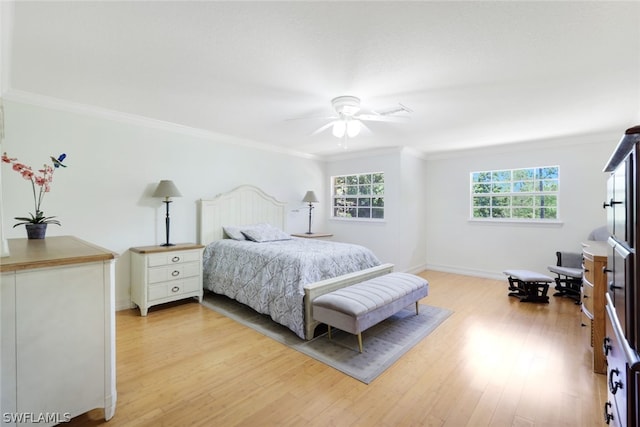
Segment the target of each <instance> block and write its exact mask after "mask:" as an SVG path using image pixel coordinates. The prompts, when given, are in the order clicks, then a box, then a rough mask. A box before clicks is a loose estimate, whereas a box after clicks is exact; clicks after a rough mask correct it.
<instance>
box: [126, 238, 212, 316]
mask: <svg viewBox="0 0 640 427" xmlns="http://www.w3.org/2000/svg"><path fill="white" fill-rule="evenodd" d="M203 248H204V246H203V245H197V244H194V243H183V244H177V245H175V246H144V247H136V248H131V249H130V250H131V301H132V302H133V303H134V304H136V305H137V306H138V307H139V308H140V315H141V316H146V315H147V311H148V310H149V307H151V306H152V305H157V304H164V303H166V302H171V301H176V300H180V299H184V298H192V297H197V298H198V301H199V302H202V249H203Z"/></svg>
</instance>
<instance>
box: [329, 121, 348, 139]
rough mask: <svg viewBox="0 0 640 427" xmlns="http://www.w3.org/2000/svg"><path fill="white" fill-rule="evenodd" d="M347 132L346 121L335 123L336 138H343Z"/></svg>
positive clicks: (334, 134) (334, 132) (334, 133)
mask: <svg viewBox="0 0 640 427" xmlns="http://www.w3.org/2000/svg"><path fill="white" fill-rule="evenodd" d="M346 131H347V123H346V122H345V121H344V120H336V121H335V122H334V123H333V129H332V132H333V136H335V137H336V138H342V137H343V136H344V134H345V132H346Z"/></svg>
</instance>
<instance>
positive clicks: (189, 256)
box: [147, 250, 202, 267]
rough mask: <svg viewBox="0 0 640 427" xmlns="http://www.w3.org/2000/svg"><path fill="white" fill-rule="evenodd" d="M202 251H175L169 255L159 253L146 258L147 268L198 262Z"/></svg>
mask: <svg viewBox="0 0 640 427" xmlns="http://www.w3.org/2000/svg"><path fill="white" fill-rule="evenodd" d="M201 253H202V251H199V250H197V251H175V252H170V253H159V254H153V255H149V256H148V257H147V266H149V267H158V266H161V265H174V264H181V263H184V262H194V261H199V260H200V254H201Z"/></svg>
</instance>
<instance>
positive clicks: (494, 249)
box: [426, 129, 624, 278]
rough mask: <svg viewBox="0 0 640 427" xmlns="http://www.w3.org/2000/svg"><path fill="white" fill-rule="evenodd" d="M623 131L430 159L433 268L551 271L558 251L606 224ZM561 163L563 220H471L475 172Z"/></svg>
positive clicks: (497, 273) (483, 272)
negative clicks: (613, 157) (610, 175)
mask: <svg viewBox="0 0 640 427" xmlns="http://www.w3.org/2000/svg"><path fill="white" fill-rule="evenodd" d="M623 132H624V129H622V130H621V131H620V132H619V133H612V134H609V135H592V136H585V137H581V138H572V139H564V140H563V139H559V140H554V141H538V142H531V143H528V144H519V145H517V146H514V147H511V148H505V147H499V148H493V149H484V150H481V151H473V152H466V153H459V154H456V153H451V154H449V155H448V156H440V157H433V158H430V159H429V160H428V161H427V163H428V166H427V195H428V202H427V203H428V206H429V208H428V211H427V212H428V213H427V233H426V236H427V253H428V268H430V269H435V270H442V271H451V272H458V273H463V274H470V275H479V276H485V277H496V278H504V277H505V276H504V275H503V274H502V271H504V270H505V269H527V270H533V271H537V272H539V273H543V274H544V273H548V272H547V266H548V265H551V264H554V263H555V252H556V251H558V250H563V251H574V252H580V250H581V246H580V242H582V241H584V240H586V238H587V236H588V234H589V233H590V232H591V230H592V229H594V228H596V227H598V226H601V225H605V223H606V213H605V210H604V209H603V208H602V203H603V202H604V200H605V198H606V179H607V174H605V173H603V172H602V169H603V167H604V165H605V163H606V161H607V159H608V158H609V156H610V154H611V153H612V151H613V150H614V148H615V146H616V144H617V143H618V141H619V140H620V137H621V136H622V133H623ZM553 165H559V166H560V204H561V205H560V220H561V221H562V224H560V225H539V224H514V223H494V224H487V223H481V222H471V221H469V203H470V202H469V173H470V172H472V171H482V170H494V169H510V168H521V167H533V166H553Z"/></svg>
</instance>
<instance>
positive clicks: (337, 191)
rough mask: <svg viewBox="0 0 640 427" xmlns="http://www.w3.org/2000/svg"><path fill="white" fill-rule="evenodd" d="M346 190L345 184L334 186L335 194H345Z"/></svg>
mask: <svg viewBox="0 0 640 427" xmlns="http://www.w3.org/2000/svg"><path fill="white" fill-rule="evenodd" d="M345 192H346V188H345V187H343V186H339V187H333V194H334V195H336V196H342V195H343V194H345Z"/></svg>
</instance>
